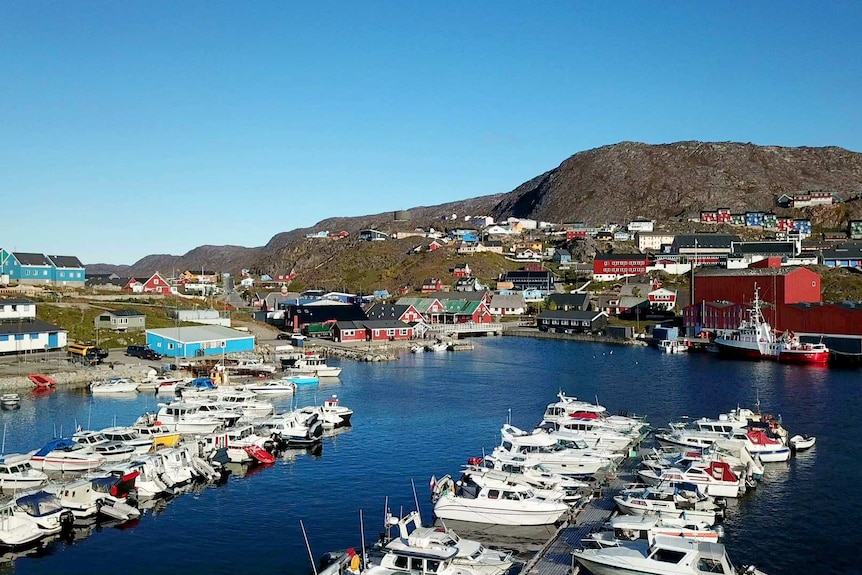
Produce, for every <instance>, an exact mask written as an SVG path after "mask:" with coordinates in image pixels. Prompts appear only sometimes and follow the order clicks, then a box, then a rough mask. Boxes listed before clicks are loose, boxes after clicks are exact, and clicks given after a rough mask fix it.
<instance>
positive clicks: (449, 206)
mask: <svg viewBox="0 0 862 575" xmlns="http://www.w3.org/2000/svg"><path fill="white" fill-rule="evenodd" d="M811 189H827V190H831V191H833V192H835V193H837V194H838V195H840V196H842V197H843V198H844V199H845V200H851V201H846V202H845V203H843V204H839V205H838V206H835V207H820V208H812V209H809V210H796V211H790V210H777V209H775V201H776V199H777V198H778V196H780V195H781V194H783V193H793V192H797V191H805V190H811ZM860 193H862V154H859V153H856V152H850V151H848V150H844V149H842V148H836V147H825V148H810V147H800V148H787V147H778V146H757V145H754V144H742V143H731V142H721V143H714V142H713V143H710V142H677V143H674V144H662V145H649V144H641V143H636V142H623V143H620V144H615V145H611V146H604V147H601V148H596V149H593V150H587V151H584V152H580V153H577V154H575V155H574V156H571V157H570V158H568V159H567V160H565V161H564V162H563V163H561V164H560V165H559V166H558V167H556V168H554V169H552V170H550V171H548V172H545V173H544V174H541V175H539V176H537V177H535V178H533V179H531V180H530V181H528V182H525V183H523V184H521V185H520V186H518V187H517V188H515V189H514V190H513V191H511V192H508V193H505V194H496V195H489V196H481V197H477V198H472V199H467V200H463V201H459V202H450V203H446V204H440V205H435V206H420V207H416V208H412V209H411V210H410V219H409V220H407V221H395V220H394V217H393V212H385V213H381V214H373V215H367V216H359V217H351V218H329V219H326V220H323V221H320V222H318V223H317V224H315V225H314V226H311V227H308V228H301V229H296V230H292V231H288V232H283V233H279V234H276V235H275V236H273V237H272V239H271V240H270V241H269V242H268V243H267V245H265V246H262V247H257V248H245V247H240V246H201V247H199V248H195V249H193V250H192V251H190V252H188V253H187V254H184V255H182V256H172V255H152V256H147V257H145V258H143V259H141V260H140V261H138V262H136V263H134V264H133V265H131V266H111V265H108V264H94V265H88V266H87V269H88V271H89V272H90V273H100V272H115V273H117V274H119V275H123V276H126V275H130V274H131V275H136V276H141V275H149V274H151V273H152V272H154V271H157V270H158V271H161V272H163V273H169V272H170V271H171V270H173V269H200V268H204V269H210V270H216V271H231V272H234V273H236V272H237V271H238V270H239V269H241V268H251V269H253V270H257V271H260V272H264V273H287V272H289V271H290V269H291V267H293V266H295V267H296V268H297V271H298V272H300V273H302V274H304V275H305V277H306V278H308V279H314V278H318V277H319V280H320V281H328V277H326V276H325V274H324V272H326V271H327V270H324V271H323V272H317V271H316V270H319V269H320V268H319V267H318V266H319V264H320V262H321V261H324V260H326V258H334V259H333V260H332V262H331V264H330V269H332V270H333V273H336V274H338V273H340V272H339V271H338V270H345V269H347V268H344V267H342V264H343V263H344V262H342V260H341V259H340V258H342V257H343V259H344V261H349V260H350V258H349V257H348V256H342V255H336V252H338V251H340V250H343V249H346V248H350V249H351V250H355V249H356V246H357V245H358V244H357V243H356V242H355V240H353V241H343V240H342V241H338V242H328V243H327V242H323V243H321V242H319V241H314V242H312V243H308V242H309V241H311V240H306V238H305V235H306V234H307V233H309V232H312V231H321V230H328V231H331V232H336V231H340V230H346V231H348V232H350V234H351V236H355V234H356V232H357V231H359V230H360V229H363V228H370V227H373V228H379V229H381V230H383V231H387V232H392V231H404V230H411V229H413V228H415V227H417V226H423V227H427V226H430V225H433V226H435V227H441V226H442V225H444V224H445V223H446V222H443V221H441V220H442V217H443V216H445V215H449V214H453V213H455V214H458V215H459V216H463V215H468V214H473V215H491V216H493V217H495V218H496V219H498V220H499V219H505V218H506V217H509V216H514V217H520V218H531V219H538V220H545V221H551V222H558V223H562V222H569V221H584V222H587V223H590V224H602V223H607V222H620V223H622V222H626V221H628V220H630V219H632V218H636V217H646V218H651V219H656V220H658V221H660V222H665V223H677V224H679V223H684V222H686V221H687V220H688V219H689V218H692V217H697V216H698V214H699V212H700V211H701V210H704V209H716V208H720V207H726V208H730V209H731V210H733V211H735V212H742V211H746V210H754V209H756V210H774V211H776V212H777V213H779V214H782V215H792V216H794V217H809V218H812V220H813V222H814V224H815V225H819V226H822V227H826V228H839V227H843V226H846V224H847V221H848V219H855V218H862V201H858V196H859V194H860ZM451 223H452V224H455V222H451ZM324 244H326V245H324ZM381 249H382V248H381ZM406 249H409V248H405V250H404V251H406ZM394 251H395V252H397V251H398V249H394ZM373 259H374V258H372V261H373ZM404 263H408V262H404ZM409 263H411V264H412V263H413V262H412V261H411V262H409ZM374 269H377V268H374ZM313 271H314V272H315V273H313V274H311V273H310V272H313ZM363 273H365V274H371V275H373V272H370V271H366V272H363ZM380 273H383V272H378V275H379V274H380ZM392 279H393V280H395V279H397V278H392Z"/></svg>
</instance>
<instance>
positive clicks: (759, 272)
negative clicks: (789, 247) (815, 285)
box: [695, 266, 814, 279]
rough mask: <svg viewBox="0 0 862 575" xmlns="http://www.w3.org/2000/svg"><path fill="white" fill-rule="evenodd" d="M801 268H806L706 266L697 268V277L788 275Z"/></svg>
mask: <svg viewBox="0 0 862 575" xmlns="http://www.w3.org/2000/svg"><path fill="white" fill-rule="evenodd" d="M801 269H806V268H803V267H801V266H782V267H780V268H746V269H741V270H733V269H730V270H729V269H727V268H712V267H705V268H698V269H697V272H696V273H695V279H697V278H698V277H704V276H786V275H789V274H792V273H793V272H795V271H798V270H801ZM811 273H814V272H811Z"/></svg>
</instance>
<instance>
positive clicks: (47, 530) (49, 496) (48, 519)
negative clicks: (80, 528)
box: [12, 489, 75, 535]
mask: <svg viewBox="0 0 862 575" xmlns="http://www.w3.org/2000/svg"><path fill="white" fill-rule="evenodd" d="M12 505H14V506H15V508H16V509H15V511H16V512H17V511H19V510H20V511H21V512H23V513H26V514H27V516H28V517H29V518H30V519H31V520H32V521H34V522H35V523H36V524H37V525H38V526H39V529H40V530H41V531H42V533H43V534H44V535H53V534H55V533H59V532H61V531H63V530H66V529H71V528H72V525H73V524H74V522H75V516H74V515H73V514H72V512H71V511H69V510H68V509H65V508H64V507H63V506H62V505H61V504H60V500H59V499H57V496H56V495H54V494H53V493H49V492H47V491H45V490H44V489H40V490H39V491H32V492H29V493H24V494H21V495H19V496H18V497H16V498H15V499H13V500H12Z"/></svg>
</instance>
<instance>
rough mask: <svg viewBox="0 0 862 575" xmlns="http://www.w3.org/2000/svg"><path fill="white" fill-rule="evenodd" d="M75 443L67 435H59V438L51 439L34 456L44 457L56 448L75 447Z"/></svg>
mask: <svg viewBox="0 0 862 575" xmlns="http://www.w3.org/2000/svg"><path fill="white" fill-rule="evenodd" d="M75 445H77V443H75V442H74V441H72V440H71V439H69V438H68V437H61V438H59V439H52V440H51V441H49V442H48V443H46V444H45V446H44V447H43V448H42V449H40V450H39V451H37V452H36V453H35V455H36V456H39V457H44V456H46V455H48V454H49V453H51V452H52V451H55V450H57V449H68V448H70V447H75Z"/></svg>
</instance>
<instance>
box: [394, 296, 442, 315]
mask: <svg viewBox="0 0 862 575" xmlns="http://www.w3.org/2000/svg"><path fill="white" fill-rule="evenodd" d="M435 301H440V300H438V299H437V298H429V297H402V298H400V299H399V300H398V301H397V302H396V304H397V305H412V306H413V307H415V308H416V310H417V311H418V312H419V313H428V310H429V308H430V307H431V306H432V305H434V302H435Z"/></svg>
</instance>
